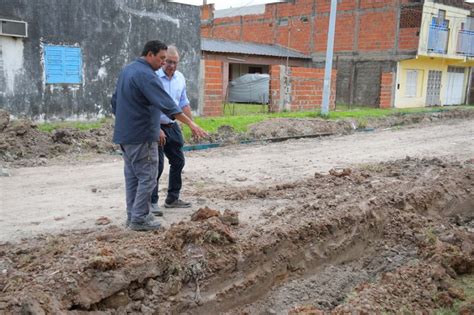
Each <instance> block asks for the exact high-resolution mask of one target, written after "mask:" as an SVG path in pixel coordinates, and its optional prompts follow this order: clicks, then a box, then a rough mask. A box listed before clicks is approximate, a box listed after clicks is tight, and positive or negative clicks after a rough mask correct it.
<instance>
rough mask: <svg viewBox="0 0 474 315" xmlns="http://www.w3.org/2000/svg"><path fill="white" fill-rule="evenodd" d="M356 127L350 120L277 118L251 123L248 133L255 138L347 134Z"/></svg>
mask: <svg viewBox="0 0 474 315" xmlns="http://www.w3.org/2000/svg"><path fill="white" fill-rule="evenodd" d="M355 128H356V126H355V125H353V124H352V123H351V122H350V121H344V120H341V121H331V120H323V119H307V118H306V119H303V118H276V119H271V120H265V121H263V122H261V123H258V124H254V125H251V126H250V127H249V131H248V135H249V136H250V137H251V138H253V139H268V138H282V137H296V136H308V135H326V134H347V133H350V132H351V131H353V130H354V129H355Z"/></svg>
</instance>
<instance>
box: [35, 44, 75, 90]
mask: <svg viewBox="0 0 474 315" xmlns="http://www.w3.org/2000/svg"><path fill="white" fill-rule="evenodd" d="M44 68H45V72H46V83H47V84H55V83H71V84H80V83H81V78H82V55H81V48H78V47H69V46H52V45H45V46H44Z"/></svg>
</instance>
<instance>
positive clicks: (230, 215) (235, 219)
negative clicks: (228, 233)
mask: <svg viewBox="0 0 474 315" xmlns="http://www.w3.org/2000/svg"><path fill="white" fill-rule="evenodd" d="M219 219H220V220H221V221H222V223H224V224H227V225H239V214H238V213H237V212H235V211H231V210H229V209H225V211H224V214H223V215H222V216H220V217H219Z"/></svg>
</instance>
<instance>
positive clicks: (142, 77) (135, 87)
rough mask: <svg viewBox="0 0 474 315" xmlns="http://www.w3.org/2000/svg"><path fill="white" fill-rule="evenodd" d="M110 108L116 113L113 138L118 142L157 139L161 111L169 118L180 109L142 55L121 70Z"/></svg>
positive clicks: (138, 141) (152, 140) (126, 142)
mask: <svg viewBox="0 0 474 315" xmlns="http://www.w3.org/2000/svg"><path fill="white" fill-rule="evenodd" d="M112 111H113V113H114V115H115V129H114V138H113V141H114V142H115V143H118V144H139V143H146V142H154V141H158V139H159V135H160V116H161V112H163V113H164V114H165V115H167V116H168V117H170V118H171V119H174V115H176V114H179V113H181V112H182V111H181V109H180V108H179V107H178V106H176V103H175V102H174V101H173V99H172V98H171V97H170V96H169V95H168V93H166V91H165V90H164V89H163V84H162V83H161V81H160V79H159V78H158V76H157V75H156V74H155V71H153V69H152V67H151V66H150V64H148V62H146V60H144V59H143V58H137V59H136V60H135V61H133V62H132V63H130V64H128V65H127V66H125V68H123V69H122V72H121V73H120V76H119V79H118V82H117V88H116V90H115V93H114V95H113V96H112Z"/></svg>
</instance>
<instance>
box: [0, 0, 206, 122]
mask: <svg viewBox="0 0 474 315" xmlns="http://www.w3.org/2000/svg"><path fill="white" fill-rule="evenodd" d="M0 14H1V15H2V17H3V18H6V19H12V20H20V21H24V22H27V23H28V37H26V38H13V37H7V36H0V51H1V52H0V64H2V65H3V66H2V67H0V78H2V77H3V78H5V79H6V80H5V81H7V82H9V84H0V108H3V109H6V110H8V111H10V112H11V113H12V114H13V115H15V116H27V117H30V118H32V119H34V120H53V119H94V118H98V117H101V116H104V115H108V114H110V112H111V105H110V99H111V96H112V93H113V92H114V90H115V85H116V82H117V77H118V74H119V72H120V70H121V69H122V67H123V66H124V65H126V64H127V63H129V62H131V61H132V60H134V59H135V58H137V57H138V56H139V55H140V53H141V51H142V49H143V46H144V44H145V43H146V42H147V41H149V40H153V39H159V40H162V41H163V42H165V43H168V44H169V43H175V44H176V45H177V46H178V48H179V49H180V51H181V63H180V70H181V71H182V72H183V73H184V74H185V76H186V79H187V92H188V97H189V99H190V101H191V106H192V107H193V109H196V108H197V100H198V93H199V89H198V76H199V60H200V56H201V49H200V26H199V25H200V20H201V17H200V10H199V8H198V7H195V6H189V5H185V4H179V3H169V2H165V1H156V0H100V1H97V0H76V1H63V0H35V1H31V0H0ZM5 41H8V42H12V43H13V44H14V45H9V46H8V47H7V46H5V45H2V42H5ZM44 45H62V46H72V47H80V48H81V53H82V82H81V83H80V84H47V83H46V82H45V73H44V55H43V47H44ZM10 48H11V49H13V48H14V49H15V50H13V51H7V49H10ZM2 81H3V80H2V79H0V82H2Z"/></svg>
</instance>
